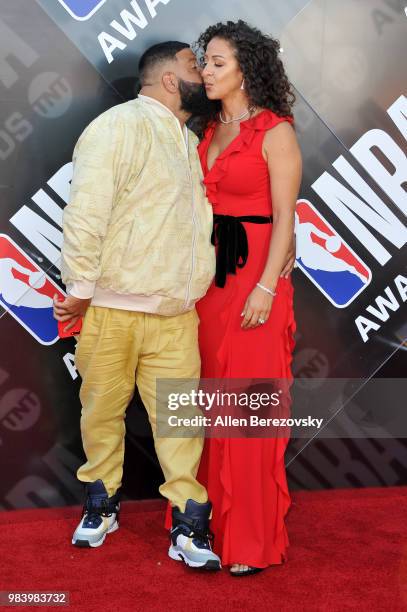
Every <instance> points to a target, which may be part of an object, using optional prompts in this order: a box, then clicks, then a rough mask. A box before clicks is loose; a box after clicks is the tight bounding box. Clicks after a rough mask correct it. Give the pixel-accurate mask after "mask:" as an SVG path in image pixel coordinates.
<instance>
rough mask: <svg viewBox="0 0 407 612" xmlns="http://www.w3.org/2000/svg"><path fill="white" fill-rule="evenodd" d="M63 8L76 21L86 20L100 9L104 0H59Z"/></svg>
mask: <svg viewBox="0 0 407 612" xmlns="http://www.w3.org/2000/svg"><path fill="white" fill-rule="evenodd" d="M59 2H60V4H62V6H63V7H64V9H65V10H67V11H68V13H69V14H70V15H71V17H73V18H74V19H77V20H78V21H86V20H87V19H89V18H90V17H92V15H94V14H95V13H96V11H98V10H99V9H100V7H101V6H102V5H103V4H104V3H105V2H106V0H59Z"/></svg>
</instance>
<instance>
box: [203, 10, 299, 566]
mask: <svg viewBox="0 0 407 612" xmlns="http://www.w3.org/2000/svg"><path fill="white" fill-rule="evenodd" d="M198 47H199V50H200V51H201V54H202V55H203V69H202V76H203V80H204V85H205V88H206V93H207V96H208V98H209V99H210V100H213V101H218V102H217V106H218V108H217V109H216V113H215V112H214V115H213V117H212V120H211V121H210V122H209V124H208V125H207V127H206V130H205V132H204V137H203V140H202V141H201V143H200V145H199V154H200V158H201V163H202V167H203V172H204V184H205V186H206V191H207V196H208V199H209V201H210V202H211V204H212V205H213V210H214V221H215V231H214V236H215V240H216V245H217V270H216V278H215V280H214V282H213V283H212V285H211V287H210V288H209V291H208V293H207V294H206V296H205V297H204V298H203V299H202V300H201V301H200V302H199V303H198V304H197V310H198V314H199V317H200V326H199V343H200V350H201V358H202V377H203V378H222V379H223V378H225V379H231V378H268V379H269V378H282V379H286V380H291V379H292V375H291V369H290V364H291V360H292V350H293V348H294V339H293V334H294V331H295V327H296V325H295V320H294V313H293V287H292V284H291V279H290V277H289V274H287V273H286V271H287V268H285V264H286V262H287V257H288V255H289V251H290V247H291V244H292V239H293V230H294V211H295V204H296V199H297V195H298V191H299V187H300V182H301V171H302V164H301V154H300V150H299V147H298V144H297V140H296V136H295V132H294V129H293V126H292V123H293V116H292V113H291V107H292V104H293V102H294V95H293V94H292V92H291V90H290V85H289V82H288V80H287V77H286V75H285V72H284V68H283V65H282V63H281V60H280V59H279V57H278V53H279V43H278V41H276V40H273V39H272V38H270V37H268V36H265V35H263V34H262V33H261V32H259V31H258V30H256V29H254V28H252V27H250V26H248V25H247V24H246V23H245V22H243V21H238V22H237V23H233V22H230V21H229V22H227V23H226V24H221V23H219V24H217V25H214V26H212V27H209V28H208V29H207V30H206V31H205V32H204V33H203V34H202V35H201V36H200V38H199V40H198ZM225 215H226V216H225ZM242 216H243V217H247V216H249V217H248V219H247V220H242V219H240V220H239V219H238V220H236V219H231V217H242ZM237 225H239V227H238V228H237ZM236 228H237V229H236ZM242 228H244V231H245V233H246V235H247V245H248V254H247V253H246V254H245V248H244V238H242V234H241V230H242ZM236 232H238V233H237V234H236ZM232 234H234V235H232ZM228 240H229V244H226V243H225V241H228ZM230 240H232V241H234V243H233V245H231V244H230ZM236 248H237V253H236V256H235V257H234V260H233V261H231V259H230V258H231V252H232V254H233V251H234V250H235V249H236ZM246 255H247V260H246ZM232 259H233V258H232ZM287 442H288V440H287V438H286V437H285V438H281V437H270V438H243V437H242V438H228V439H219V438H209V439H207V440H206V443H205V449H204V453H203V458H202V463H201V467H200V471H199V478H201V481H202V482H203V483H204V484H205V485H206V486H207V488H208V494H209V499H210V500H211V501H212V503H213V516H212V523H211V528H212V530H213V532H214V534H215V550H216V552H217V553H218V554H220V555H221V557H222V562H223V564H225V565H231V568H230V571H231V573H232V575H234V576H242V575H248V574H252V573H255V572H257V571H260V569H262V568H265V567H267V566H269V565H273V564H280V563H282V562H283V561H284V560H285V558H286V547H287V545H288V537H287V532H286V528H285V525H284V517H285V515H286V513H287V511H288V508H289V506H290V496H289V492H288V488H287V481H286V475H285V467H284V452H285V448H286V445H287Z"/></svg>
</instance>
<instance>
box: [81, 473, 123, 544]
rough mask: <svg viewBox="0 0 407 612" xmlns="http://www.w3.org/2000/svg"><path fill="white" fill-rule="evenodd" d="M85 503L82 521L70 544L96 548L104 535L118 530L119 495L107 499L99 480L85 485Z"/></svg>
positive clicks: (102, 540) (101, 542) (103, 486)
mask: <svg viewBox="0 0 407 612" xmlns="http://www.w3.org/2000/svg"><path fill="white" fill-rule="evenodd" d="M86 492H87V496H86V502H85V505H84V507H83V513H82V519H81V522H80V523H79V525H78V526H77V528H76V529H75V533H74V534H73V537H72V544H75V546H81V547H85V548H88V547H91V548H96V547H97V546H101V545H102V544H103V542H104V541H105V538H106V534H108V533H112V532H113V531H116V529H119V511H120V503H119V495H118V493H116V495H113V497H109V496H108V493H107V491H106V489H105V485H104V484H103V482H102V481H101V480H96V481H95V482H90V483H88V484H87V485H86Z"/></svg>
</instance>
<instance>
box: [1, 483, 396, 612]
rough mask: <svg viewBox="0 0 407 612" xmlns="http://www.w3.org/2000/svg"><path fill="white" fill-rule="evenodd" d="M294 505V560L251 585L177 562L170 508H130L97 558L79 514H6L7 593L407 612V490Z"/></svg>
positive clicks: (89, 603) (282, 611)
mask: <svg viewBox="0 0 407 612" xmlns="http://www.w3.org/2000/svg"><path fill="white" fill-rule="evenodd" d="M292 499H293V505H292V507H291V510H290V512H289V515H288V520H287V526H288V533H289V537H290V547H289V551H288V552H289V559H288V562H287V563H286V564H285V565H282V566H274V567H272V568H269V569H268V570H266V571H264V572H263V573H261V574H258V575H256V576H252V577H246V578H241V579H239V578H231V577H230V576H229V575H228V572H227V571H225V570H224V571H222V572H218V573H215V574H212V573H199V572H194V571H193V570H189V569H188V568H186V567H185V566H183V565H182V564H181V563H179V564H178V563H175V562H174V561H171V560H170V559H168V558H167V556H166V549H167V545H168V540H167V535H166V532H165V531H164V529H163V527H162V524H163V517H164V503H163V502H160V501H151V502H127V503H124V504H123V512H122V517H121V527H120V529H119V531H117V532H116V533H114V534H112V535H111V536H109V537H108V538H107V540H106V542H105V544H104V545H103V546H102V547H101V548H99V549H91V550H90V549H77V548H74V547H73V546H71V544H70V537H71V533H72V530H73V529H74V527H75V526H76V523H77V522H78V520H79V509H78V508H62V509H61V508H58V509H54V510H20V511H13V512H3V513H0V524H1V543H0V590H3V591H4V590H7V591H10V590H11V591H13V590H25V591H28V590H30V589H33V590H45V591H49V590H53V591H58V590H61V591H69V592H70V598H71V605H70V607H69V608H65V609H69V610H75V611H76V610H78V611H82V610H83V611H84V612H85V611H86V612H93V611H98V612H100V611H101V610H102V611H103V612H113V611H114V612H121V611H125V610H134V611H138V610H147V611H149V610H153V611H155V610H157V611H158V610H160V611H161V610H169V611H177V612H178V611H180V612H183V611H192V612H200V611H204V610H207V609H210V610H211V611H217V610H223V611H228V610H243V609H245V610H250V611H252V610H255V611H257V610H273V611H276V612H288V611H293V612H294V611H295V612H297V611H298V610H305V611H308V610H310V611H318V610H326V611H329V612H336V611H337V612H343V611H347V610H358V611H359V612H360V611H365V610H366V611H367V610H368V611H369V612H376V611H386V612H387V611H388V612H394V611H398V610H407V538H406V525H407V487H392V488H383V489H345V490H336V491H318V492H307V491H302V492H293V493H292ZM3 609H11V608H9V607H7V608H3ZM14 609H16V608H14ZM24 609H25V610H38V608H34V607H24ZM60 609H64V608H60Z"/></svg>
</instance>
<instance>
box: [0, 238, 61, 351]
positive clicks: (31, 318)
mask: <svg viewBox="0 0 407 612" xmlns="http://www.w3.org/2000/svg"><path fill="white" fill-rule="evenodd" d="M55 294H58V297H59V299H64V298H65V296H64V294H63V292H62V291H61V290H60V288H59V287H58V285H56V284H55V283H54V281H53V280H52V279H50V278H49V276H47V275H46V274H45V272H43V271H42V270H41V268H39V267H38V266H37V264H36V263H35V262H34V261H33V260H32V259H30V258H29V257H28V256H27V255H26V254H25V253H24V251H23V250H22V249H20V247H19V246H17V244H15V242H13V241H12V240H11V238H9V237H8V236H5V235H4V234H0V304H1V305H2V306H3V308H5V309H6V310H7V312H8V313H9V314H10V315H11V316H12V317H14V318H15V319H16V321H18V322H19V323H20V325H22V326H23V327H24V329H26V330H27V331H28V332H29V333H30V334H31V335H32V336H33V337H34V338H35V339H36V340H38V342H40V343H41V344H54V342H56V341H57V340H58V338H59V336H58V324H57V321H56V320H55V319H54V317H53V296H54V295H55Z"/></svg>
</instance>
